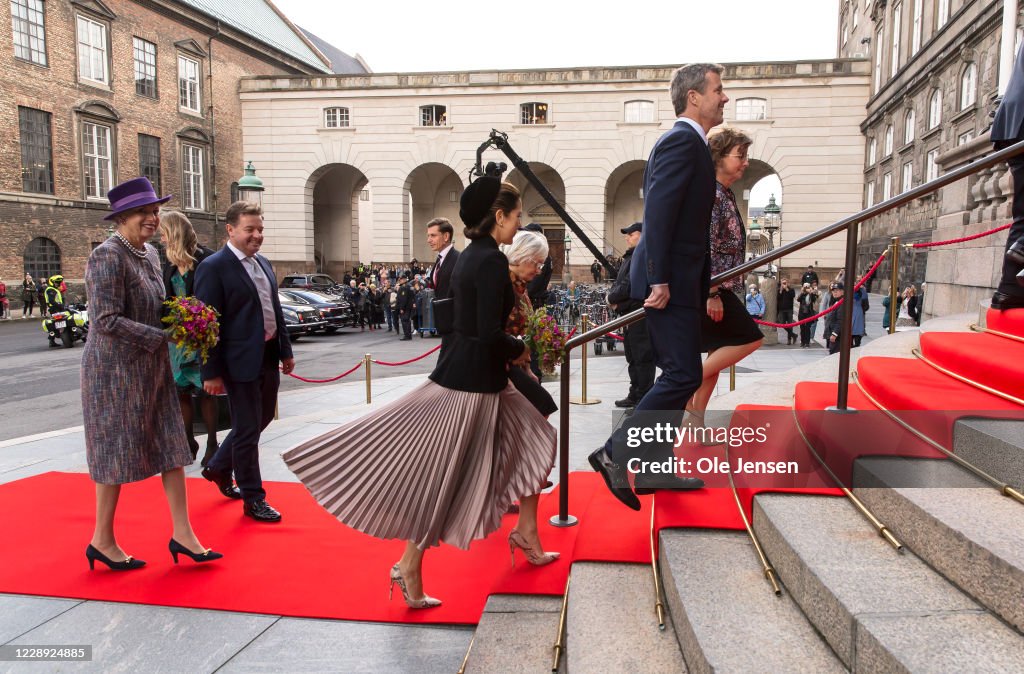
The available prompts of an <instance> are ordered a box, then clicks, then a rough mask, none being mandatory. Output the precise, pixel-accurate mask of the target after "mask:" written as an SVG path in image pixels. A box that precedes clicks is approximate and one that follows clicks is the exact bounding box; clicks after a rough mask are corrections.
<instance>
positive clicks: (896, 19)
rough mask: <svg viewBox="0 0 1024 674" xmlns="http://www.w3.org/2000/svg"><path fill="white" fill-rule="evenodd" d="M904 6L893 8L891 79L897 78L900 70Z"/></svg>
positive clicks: (896, 5)
mask: <svg viewBox="0 0 1024 674" xmlns="http://www.w3.org/2000/svg"><path fill="white" fill-rule="evenodd" d="M902 23H903V4H902V3H899V2H897V3H896V4H895V5H893V6H892V55H891V60H890V61H889V77H896V72H897V71H898V70H899V69H900V29H901V28H902V27H903V26H902Z"/></svg>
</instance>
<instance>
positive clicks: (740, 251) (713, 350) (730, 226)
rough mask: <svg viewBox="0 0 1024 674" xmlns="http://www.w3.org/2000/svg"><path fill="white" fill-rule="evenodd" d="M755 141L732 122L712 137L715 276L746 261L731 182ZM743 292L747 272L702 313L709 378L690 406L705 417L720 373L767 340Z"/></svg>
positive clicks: (711, 298)
mask: <svg viewBox="0 0 1024 674" xmlns="http://www.w3.org/2000/svg"><path fill="white" fill-rule="evenodd" d="M752 143H753V140H751V138H750V137H749V136H747V135H746V134H745V133H743V132H742V131H739V130H737V129H732V128H729V127H722V128H721V129H720V130H719V131H718V132H717V133H715V134H714V135H712V136H711V137H710V138H709V139H708V147H709V149H710V150H711V159H712V161H714V163H715V179H716V185H715V205H714V207H713V209H712V210H711V223H710V227H711V275H712V276H715V275H716V274H720V273H722V272H724V271H728V270H729V269H732V268H733V267H737V266H739V265H740V264H742V263H743V262H744V253H745V251H746V248H747V231H746V228H745V227H744V225H743V216H742V215H740V211H739V207H738V206H737V205H736V196H735V195H734V194H733V193H732V190H731V189H729V188H730V187H731V186H732V184H733V183H735V182H736V181H737V180H739V179H740V178H742V177H743V173H744V172H745V171H746V170H747V166H749V165H750V159H749V158H748V155H747V153H748V151H749V149H750V145H751V144H752ZM742 292H743V278H742V277H739V276H737V277H734V278H731V279H729V280H728V281H725V282H724V283H722V284H720V285H718V286H713V287H712V288H711V291H710V293H708V300H707V310H706V311H705V313H704V315H703V316H702V317H701V342H702V346H703V350H704V351H705V352H707V354H708V357H707V360H705V361H704V381H703V383H702V384H701V386H700V388H699V389H697V392H696V393H694V394H693V397H692V398H690V402H689V404H688V405H687V406H686V409H687V411H688V412H690V413H691V414H692V415H693V416H695V417H697V419H698V421H699V422H700V423H703V421H704V410H706V409H707V406H708V401H709V400H711V396H712V395H714V393H715V385H716V384H717V383H718V373H719V372H721V371H722V370H724V369H726V368H727V367H729V366H730V365H735V364H736V363H738V362H739V361H741V360H743V359H744V358H746V357H747V356H749V355H750V354H751V353H753V352H754V351H756V350H757V348H758V347H759V346H761V342H762V341H763V340H764V335H762V334H761V330H760V328H758V327H757V324H756V323H754V320H753V318H752V317H751V316H750V314H749V313H747V308H746V306H745V305H744V303H743V301H742V300H741V299H740V298H739V296H738V294H737V293H742Z"/></svg>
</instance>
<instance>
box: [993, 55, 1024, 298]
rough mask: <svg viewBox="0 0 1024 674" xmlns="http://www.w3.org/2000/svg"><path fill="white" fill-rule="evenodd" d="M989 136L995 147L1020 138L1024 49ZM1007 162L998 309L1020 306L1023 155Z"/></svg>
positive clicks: (1023, 286) (1023, 293)
mask: <svg viewBox="0 0 1024 674" xmlns="http://www.w3.org/2000/svg"><path fill="white" fill-rule="evenodd" d="M990 138H991V139H992V142H993V143H995V147H996V149H997V150H1001V149H1003V148H1006V147H1009V146H1011V145H1013V144H1014V143H1017V142H1018V141H1021V140H1024V49H1021V50H1020V51H1018V52H1017V61H1016V63H1014V64H1013V73H1012V74H1011V75H1010V83H1009V84H1008V85H1007V87H1006V94H1005V95H1004V96H1003V99H1002V101H1001V102H1000V103H999V109H998V110H996V118H995V120H993V122H992V130H991V132H990ZM1007 164H1009V165H1010V174H1011V175H1012V176H1013V224H1012V225H1011V226H1010V231H1009V233H1008V234H1007V235H1006V249H1005V253H1004V255H1003V274H1002V276H1001V277H1000V279H999V287H998V288H997V289H996V292H995V294H993V295H992V308H993V309H998V310H1004V309H1019V308H1021V307H1024V155H1017V156H1016V157H1013V158H1011V159H1009V160H1007Z"/></svg>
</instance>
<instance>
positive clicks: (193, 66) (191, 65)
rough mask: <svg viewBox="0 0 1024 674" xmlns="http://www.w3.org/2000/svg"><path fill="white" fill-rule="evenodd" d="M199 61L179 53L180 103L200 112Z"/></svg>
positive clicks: (181, 105)
mask: <svg viewBox="0 0 1024 674" xmlns="http://www.w3.org/2000/svg"><path fill="white" fill-rule="evenodd" d="M200 99H201V96H200V88H199V61H196V60H194V59H190V58H189V57H187V56H182V55H181V54H178V105H179V106H180V107H181V108H183V109H185V110H189V111H191V112H200V105H201V104H202V101H201V100H200Z"/></svg>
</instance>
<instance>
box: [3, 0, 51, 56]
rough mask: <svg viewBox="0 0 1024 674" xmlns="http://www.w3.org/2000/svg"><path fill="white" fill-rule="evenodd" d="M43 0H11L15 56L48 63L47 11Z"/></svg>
mask: <svg viewBox="0 0 1024 674" xmlns="http://www.w3.org/2000/svg"><path fill="white" fill-rule="evenodd" d="M43 10H44V7H43V0H11V29H12V31H13V32H14V56H15V58H19V59H24V60H26V61H31V62H32V63H36V64H38V65H41V66H45V65H46V13H45V12H44V11H43Z"/></svg>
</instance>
